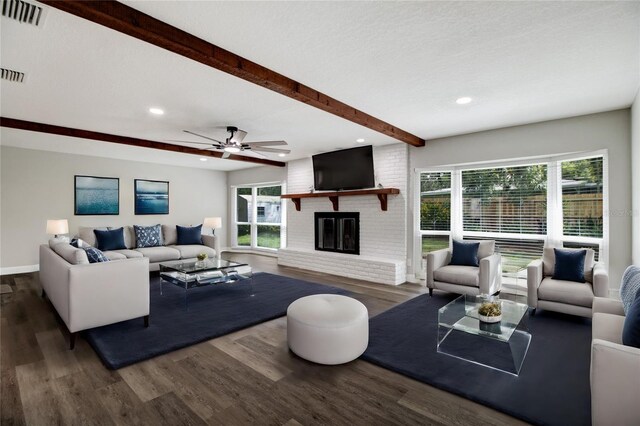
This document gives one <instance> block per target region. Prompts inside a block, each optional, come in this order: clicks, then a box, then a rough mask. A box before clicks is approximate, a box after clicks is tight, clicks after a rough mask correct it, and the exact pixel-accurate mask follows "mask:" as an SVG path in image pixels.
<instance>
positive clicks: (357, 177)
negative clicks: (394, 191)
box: [312, 145, 375, 191]
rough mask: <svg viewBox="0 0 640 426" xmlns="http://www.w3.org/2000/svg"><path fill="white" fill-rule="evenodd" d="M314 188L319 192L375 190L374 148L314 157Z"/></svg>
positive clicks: (342, 151)
mask: <svg viewBox="0 0 640 426" xmlns="http://www.w3.org/2000/svg"><path fill="white" fill-rule="evenodd" d="M312 160H313V186H314V188H315V189H316V190H317V191H338V190H346V189H363V188H373V187H374V186H375V175H374V171H373V147H372V146H370V145H369V146H362V147H357V148H351V149H342V150H340V151H333V152H325V153H323V154H317V155H314V156H313V157H312Z"/></svg>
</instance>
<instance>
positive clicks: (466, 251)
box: [449, 240, 480, 266]
mask: <svg viewBox="0 0 640 426" xmlns="http://www.w3.org/2000/svg"><path fill="white" fill-rule="evenodd" d="M478 247H480V243H478V242H475V243H465V242H464V241H456V240H453V253H452V254H451V262H449V265H462V266H479V261H478Z"/></svg>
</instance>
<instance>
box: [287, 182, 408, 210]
mask: <svg viewBox="0 0 640 426" xmlns="http://www.w3.org/2000/svg"><path fill="white" fill-rule="evenodd" d="M399 193H400V190H399V189H398V188H377V189H359V190H356V191H335V192H309V193H305V194H283V195H281V197H282V198H290V199H291V201H293V204H295V206H296V210H297V211H300V209H301V208H302V205H301V202H302V199H303V198H328V199H329V200H331V203H332V204H333V211H336V212H337V211H338V210H339V204H338V199H339V197H352V196H356V195H377V196H378V199H379V200H380V208H381V209H382V211H387V196H388V195H397V194H399Z"/></svg>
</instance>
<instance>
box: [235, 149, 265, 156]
mask: <svg viewBox="0 0 640 426" xmlns="http://www.w3.org/2000/svg"><path fill="white" fill-rule="evenodd" d="M238 154H240V155H244V156H247V157H256V158H269V157H267V156H266V155H263V154H261V153H259V152H257V151H253V150H251V151H249V150H248V149H246V150H244V151H240V152H239V153H238Z"/></svg>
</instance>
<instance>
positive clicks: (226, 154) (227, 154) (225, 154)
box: [222, 151, 231, 158]
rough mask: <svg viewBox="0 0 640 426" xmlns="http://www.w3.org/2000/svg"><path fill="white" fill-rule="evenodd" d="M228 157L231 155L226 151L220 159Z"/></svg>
mask: <svg viewBox="0 0 640 426" xmlns="http://www.w3.org/2000/svg"><path fill="white" fill-rule="evenodd" d="M229 156H231V153H230V152H227V151H225V152H224V154H222V158H229Z"/></svg>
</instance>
